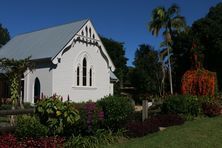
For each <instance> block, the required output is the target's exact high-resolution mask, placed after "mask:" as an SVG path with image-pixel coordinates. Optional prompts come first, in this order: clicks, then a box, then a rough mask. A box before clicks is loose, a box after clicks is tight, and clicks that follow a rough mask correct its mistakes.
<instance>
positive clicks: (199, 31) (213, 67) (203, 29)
mask: <svg viewBox="0 0 222 148" xmlns="http://www.w3.org/2000/svg"><path fill="white" fill-rule="evenodd" d="M221 26H222V2H220V3H218V4H217V5H216V6H215V7H212V8H210V10H209V12H208V14H207V15H206V16H205V17H203V18H201V19H199V20H197V21H195V22H194V23H193V25H192V31H193V36H194V35H195V37H196V39H198V40H199V41H200V43H201V44H202V45H203V46H204V50H203V49H202V50H203V53H204V55H205V60H204V67H205V68H206V69H209V70H210V71H215V72H217V78H218V83H219V84H218V86H219V89H220V90H221V89H222V68H221V67H222V58H221V57H222V27H221Z"/></svg>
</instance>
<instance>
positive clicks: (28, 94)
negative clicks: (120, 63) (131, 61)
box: [0, 20, 117, 103]
mask: <svg viewBox="0 0 222 148" xmlns="http://www.w3.org/2000/svg"><path fill="white" fill-rule="evenodd" d="M29 56H31V60H32V61H33V62H34V63H35V69H34V70H33V71H30V70H27V71H26V72H25V73H24V79H23V83H22V84H23V85H24V86H23V91H22V97H23V99H24V102H31V103H34V98H38V97H40V96H41V94H43V95H44V96H52V95H53V94H54V93H56V94H58V95H61V96H62V97H63V98H64V100H66V99H67V97H68V96H69V98H70V100H72V101H75V102H80V101H87V100H93V101H95V100H98V99H100V98H102V97H104V96H107V95H112V94H113V85H114V82H115V81H117V78H116V76H115V75H114V74H113V71H114V70H115V66H114V64H113V62H112V60H111V59H110V57H109V55H108V53H107V51H106V49H105V47H104V46H103V44H102V42H101V40H100V38H99V36H98V34H97V33H96V31H95V29H94V27H93V26H92V23H91V21H90V20H81V21H76V22H72V23H68V24H64V25H60V26H55V27H51V28H47V29H43V30H39V31H34V32H31V33H26V34H22V35H18V36H16V37H14V38H13V39H11V40H10V41H9V42H8V43H7V44H6V45H5V46H3V47H2V48H1V49H0V58H9V59H12V58H14V59H24V58H27V57H29Z"/></svg>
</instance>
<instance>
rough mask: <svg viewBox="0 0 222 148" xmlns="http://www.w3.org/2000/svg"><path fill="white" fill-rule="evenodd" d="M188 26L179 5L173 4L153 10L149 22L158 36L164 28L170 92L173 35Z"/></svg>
mask: <svg viewBox="0 0 222 148" xmlns="http://www.w3.org/2000/svg"><path fill="white" fill-rule="evenodd" d="M185 26H186V23H185V18H184V17H182V16H180V15H179V7H178V6H177V5H176V4H173V5H172V6H171V7H169V8H168V9H167V10H166V9H165V8H164V7H157V8H155V9H154V10H153V11H152V20H151V21H150V22H149V26H148V27H149V31H150V32H152V35H154V36H158V33H159V32H160V30H161V29H163V36H164V38H165V42H166V43H167V48H166V50H167V54H168V68H169V80H170V92H171V94H173V83H172V72H171V62H170V50H172V45H173V40H172V36H173V34H174V33H175V32H180V31H182V30H184V28H185Z"/></svg>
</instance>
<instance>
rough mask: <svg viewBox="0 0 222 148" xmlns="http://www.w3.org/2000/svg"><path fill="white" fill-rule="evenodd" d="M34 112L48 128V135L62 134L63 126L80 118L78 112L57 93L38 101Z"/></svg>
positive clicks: (71, 123)
mask: <svg viewBox="0 0 222 148" xmlns="http://www.w3.org/2000/svg"><path fill="white" fill-rule="evenodd" d="M36 114H37V115H38V116H39V118H40V120H41V123H43V124H44V125H46V126H47V127H48V128H49V132H50V133H49V134H50V135H57V134H63V132H64V128H65V127H70V126H71V125H73V124H74V123H76V122H77V121H78V120H79V118H80V116H79V112H78V111H77V110H76V109H75V108H73V106H72V105H71V104H70V103H69V102H62V98H61V97H59V96H57V95H54V96H52V97H50V98H44V99H42V100H40V101H38V102H37V107H36Z"/></svg>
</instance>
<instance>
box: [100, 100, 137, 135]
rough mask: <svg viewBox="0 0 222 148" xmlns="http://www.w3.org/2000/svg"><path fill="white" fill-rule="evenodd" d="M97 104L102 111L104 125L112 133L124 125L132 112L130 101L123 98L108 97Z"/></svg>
mask: <svg viewBox="0 0 222 148" xmlns="http://www.w3.org/2000/svg"><path fill="white" fill-rule="evenodd" d="M97 104H98V105H99V106H100V107H101V108H102V109H103V111H104V122H105V124H106V125H107V126H108V128H110V129H112V130H114V131H115V130H117V129H119V128H122V127H123V126H124V125H125V123H126V122H127V120H128V118H129V116H130V115H131V114H132V113H133V110H134V108H133V105H132V103H131V101H130V100H129V99H127V98H124V97H116V96H108V97H105V98H102V99H101V100H99V101H98V102H97Z"/></svg>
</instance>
